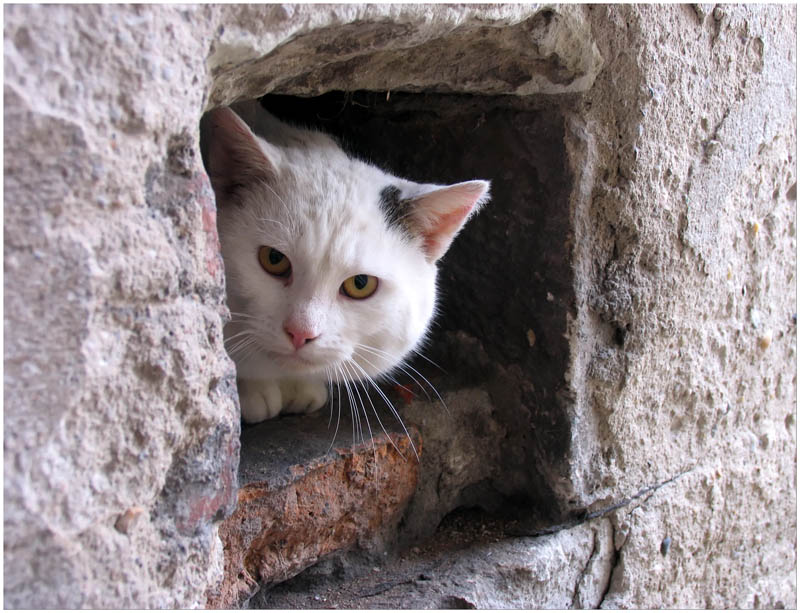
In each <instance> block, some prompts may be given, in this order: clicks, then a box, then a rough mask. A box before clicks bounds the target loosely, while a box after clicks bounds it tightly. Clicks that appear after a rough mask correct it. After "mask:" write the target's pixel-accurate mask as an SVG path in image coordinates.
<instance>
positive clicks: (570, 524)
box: [505, 466, 696, 537]
mask: <svg viewBox="0 0 800 613" xmlns="http://www.w3.org/2000/svg"><path fill="white" fill-rule="evenodd" d="M695 468H696V466H692V467H691V468H689V469H687V470H684V471H682V472H680V473H678V474H677V475H675V476H674V477H670V478H669V479H666V480H665V481H661V482H660V483H656V484H654V485H648V486H647V487H644V488H642V489H641V490H639V491H638V492H636V493H635V494H633V495H632V496H629V497H628V498H623V499H622V500H620V501H619V502H616V503H614V504H612V505H611V506H608V507H605V508H602V509H598V510H597V511H592V512H591V513H589V512H586V510H585V509H584V511H583V514H582V515H580V516H579V517H577V518H576V519H573V520H570V521H567V522H564V523H563V524H557V525H555V526H548V527H546V528H542V529H541V530H532V531H524V530H519V531H518V530H512V531H509V532H506V534H505V536H506V537H537V536H546V535H548V534H556V533H558V532H561V531H562V530H569V529H571V528H575V527H577V526H580V525H581V524H585V523H586V522H588V521H591V520H593V519H597V518H599V517H605V516H606V515H608V514H609V513H613V512H614V511H616V510H618V509H621V508H623V507H626V506H628V505H629V504H631V503H633V502H635V501H637V500H638V499H639V498H641V497H642V496H645V495H647V494H651V495H652V494H653V493H654V492H656V491H657V490H659V489H661V488H662V487H664V486H665V485H669V484H670V483H672V482H673V481H675V480H677V479H680V478H681V477H683V476H684V475H686V474H688V473H690V472H692V471H693V470H694V469H695ZM649 498H650V496H648V497H647V499H645V500H649Z"/></svg>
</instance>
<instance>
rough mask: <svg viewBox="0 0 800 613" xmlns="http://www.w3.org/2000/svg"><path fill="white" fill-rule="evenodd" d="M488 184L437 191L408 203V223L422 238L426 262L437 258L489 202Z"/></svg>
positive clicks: (438, 189) (476, 183) (440, 188)
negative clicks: (474, 215)
mask: <svg viewBox="0 0 800 613" xmlns="http://www.w3.org/2000/svg"><path fill="white" fill-rule="evenodd" d="M489 185H490V184H489V182H488V181H465V182H464V183H456V184H454V185H448V186H447V187H438V188H435V189H433V190H432V191H429V192H426V193H424V194H422V195H420V196H417V197H415V198H413V199H412V200H411V202H410V203H409V204H410V206H411V207H412V209H411V210H412V211H413V212H412V213H411V214H410V215H409V218H408V221H409V223H410V224H411V225H412V227H413V230H414V231H415V232H416V233H417V234H418V235H419V236H421V237H422V240H423V250H424V251H425V255H426V256H427V258H428V261H429V262H435V261H436V260H438V259H439V258H441V257H442V256H443V255H444V254H445V253H446V252H447V250H448V248H449V247H450V243H452V242H453V239H454V238H455V237H456V235H457V234H458V233H459V231H460V230H461V228H463V227H464V224H465V223H467V220H468V219H469V218H470V217H471V216H472V215H473V214H474V213H476V212H477V211H478V210H479V209H480V208H481V206H482V205H483V204H484V203H486V202H487V201H488V200H489Z"/></svg>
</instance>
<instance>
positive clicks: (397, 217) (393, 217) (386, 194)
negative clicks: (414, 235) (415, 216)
mask: <svg viewBox="0 0 800 613" xmlns="http://www.w3.org/2000/svg"><path fill="white" fill-rule="evenodd" d="M408 203H409V201H408V200H404V199H403V198H402V197H401V196H400V189H399V188H398V187H396V186H395V185H387V186H386V187H384V188H383V189H382V190H381V195H380V200H379V201H378V206H380V208H381V212H382V213H383V216H384V217H385V219H386V225H387V226H389V228H395V229H397V230H400V231H403V232H405V231H406V227H405V225H404V224H403V216H404V214H405V212H406V211H405V209H406V208H407V206H408Z"/></svg>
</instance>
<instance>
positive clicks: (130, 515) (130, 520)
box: [114, 507, 144, 534]
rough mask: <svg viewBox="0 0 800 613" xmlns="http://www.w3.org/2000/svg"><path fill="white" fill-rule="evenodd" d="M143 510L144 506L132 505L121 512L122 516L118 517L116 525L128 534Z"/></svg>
mask: <svg viewBox="0 0 800 613" xmlns="http://www.w3.org/2000/svg"><path fill="white" fill-rule="evenodd" d="M143 512H144V509H143V508H142V507H131V508H130V509H128V510H127V511H125V512H124V513H122V514H120V516H119V517H118V518H117V521H116V522H115V523H114V527H115V528H116V529H117V531H119V532H121V533H122V534H128V533H129V532H130V530H131V528H132V527H133V524H135V523H136V520H137V519H139V516H140V515H141V514H142V513H143Z"/></svg>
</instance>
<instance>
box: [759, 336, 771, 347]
mask: <svg viewBox="0 0 800 613" xmlns="http://www.w3.org/2000/svg"><path fill="white" fill-rule="evenodd" d="M770 343H772V335H771V334H769V333H767V334H765V335H764V336H761V337H759V339H758V346H759V347H760V348H761V349H766V348H767V347H769V346H770Z"/></svg>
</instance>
